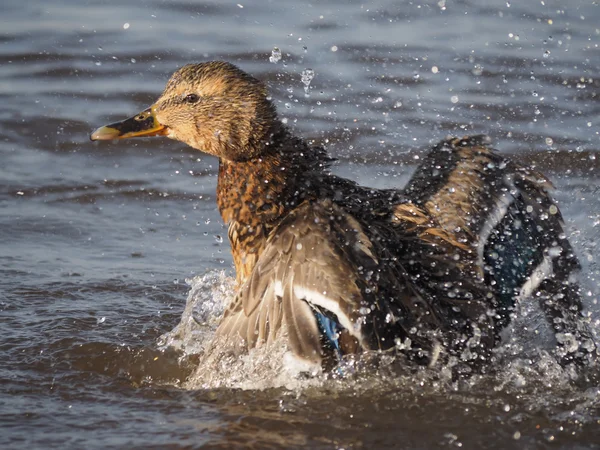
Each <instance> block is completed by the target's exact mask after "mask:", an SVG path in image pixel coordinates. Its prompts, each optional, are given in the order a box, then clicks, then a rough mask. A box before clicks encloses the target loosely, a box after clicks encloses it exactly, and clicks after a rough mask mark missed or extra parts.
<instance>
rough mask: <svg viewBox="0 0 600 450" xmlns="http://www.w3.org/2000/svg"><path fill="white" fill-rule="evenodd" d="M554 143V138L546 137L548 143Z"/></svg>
mask: <svg viewBox="0 0 600 450" xmlns="http://www.w3.org/2000/svg"><path fill="white" fill-rule="evenodd" d="M552 144H554V141H553V140H552V138H550V137H547V138H546V145H552Z"/></svg>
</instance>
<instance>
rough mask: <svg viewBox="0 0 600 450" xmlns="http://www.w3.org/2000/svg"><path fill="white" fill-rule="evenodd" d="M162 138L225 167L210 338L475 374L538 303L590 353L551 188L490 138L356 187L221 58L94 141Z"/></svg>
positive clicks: (314, 356) (457, 145)
mask: <svg viewBox="0 0 600 450" xmlns="http://www.w3.org/2000/svg"><path fill="white" fill-rule="evenodd" d="M155 135H163V136H167V137H170V138H172V139H177V140H179V141H182V142H185V143H186V144H188V145H189V146H191V147H193V148H196V149H198V150H201V151H203V152H205V153H208V154H210V155H214V156H216V157H218V158H219V179H218V186H217V203H218V206H219V210H220V212H221V216H222V217H223V220H224V221H225V222H226V223H228V224H229V240H230V242H231V249H232V253H233V260H234V263H235V268H236V273H237V282H238V287H239V288H238V289H239V290H238V292H237V295H236V297H235V299H234V301H233V302H232V303H231V305H230V306H229V308H228V309H227V311H226V312H225V314H224V317H223V319H222V321H221V323H220V325H219V327H218V330H217V335H218V336H221V337H224V338H226V339H228V340H230V341H231V342H232V343H234V344H236V345H238V344H239V345H240V346H242V347H244V348H252V347H257V346H259V345H268V344H269V343H271V342H272V341H273V340H274V339H275V338H276V337H277V336H278V335H280V334H281V333H282V332H283V331H285V332H286V333H287V334H286V335H287V339H288V342H289V347H290V349H291V350H292V351H293V353H294V354H295V355H296V356H297V357H299V358H300V359H301V360H304V361H306V362H308V363H309V364H311V365H317V366H321V365H322V364H323V363H324V362H325V361H330V362H331V361H334V362H335V361H337V360H339V358H341V357H342V356H343V355H346V354H352V353H358V352H361V351H366V350H378V349H390V348H394V347H397V348H400V349H402V351H403V352H405V353H406V354H407V355H408V356H409V357H410V358H411V359H414V360H416V361H417V362H419V363H422V364H433V363H434V362H435V361H436V359H437V358H438V356H439V355H440V351H443V352H444V353H446V354H451V355H457V356H459V357H461V358H462V359H469V360H471V362H473V363H474V364H475V365H480V363H482V362H485V361H486V360H487V359H488V358H489V357H490V354H491V349H493V347H494V346H495V345H496V344H497V343H498V341H499V339H500V337H499V336H500V332H501V330H502V329H503V328H504V327H506V325H507V324H508V323H509V321H510V319H511V314H512V311H513V310H514V308H515V304H516V303H517V302H519V301H536V302H539V303H540V305H541V307H542V308H543V310H544V311H545V313H546V315H547V318H548V320H549V321H550V323H551V324H552V326H553V328H554V330H555V332H556V334H557V342H558V346H557V349H558V350H559V355H560V357H561V360H562V361H563V362H570V361H573V360H583V359H587V358H589V357H590V355H591V354H592V353H594V352H595V345H594V344H593V342H592V341H590V337H589V334H588V333H587V332H586V330H585V326H584V325H583V324H582V323H581V320H580V311H581V301H580V297H579V289H578V286H577V284H576V283H575V281H574V276H573V275H574V272H575V271H576V270H577V269H578V267H579V265H578V262H577V259H576V257H575V255H574V254H573V250H572V248H571V245H570V244H569V242H568V240H567V239H566V237H565V233H564V231H563V223H562V218H561V214H560V212H559V210H558V208H557V206H556V203H555V202H554V201H553V200H552V198H551V197H550V196H549V194H548V190H549V188H550V183H549V182H548V181H547V179H546V178H545V177H544V176H542V175H540V174H539V173H536V172H534V171H531V170H528V169H526V168H523V167H521V166H519V165H517V164H515V163H513V162H511V161H508V160H507V159H505V158H503V157H501V156H498V155H497V154H496V153H494V151H493V150H492V149H491V148H490V147H489V146H488V145H489V140H488V138H486V137H485V136H472V137H465V138H462V139H449V140H445V141H443V142H441V143H440V144H438V145H436V146H435V147H434V148H433V149H432V151H431V152H430V153H429V155H428V156H427V157H425V159H424V160H423V162H422V164H421V166H420V167H419V168H418V169H417V171H416V173H415V175H414V176H413V178H412V180H411V181H410V182H409V184H408V186H407V187H405V188H404V189H403V190H392V189H388V190H377V189H372V188H366V187H362V186H359V185H357V184H355V183H354V182H352V181H349V180H346V179H343V178H340V177H338V176H336V175H333V174H331V173H330V172H329V170H328V167H329V165H330V162H331V161H332V160H331V159H330V158H329V157H328V156H327V154H326V153H325V151H324V150H323V149H322V148H319V147H311V146H309V145H308V144H307V143H306V142H305V141H304V140H302V139H300V138H298V137H295V136H293V135H292V134H290V131H289V130H288V129H287V128H286V127H285V125H283V124H282V122H281V121H280V120H278V118H277V114H276V111H275V107H274V105H273V103H272V102H271V101H270V100H269V97H268V94H267V90H266V88H265V86H264V85H263V84H262V83H261V82H260V81H258V80H256V79H255V78H253V77H252V76H250V75H248V74H247V73H245V72H243V71H241V70H240V69H238V68H237V67H235V66H234V65H232V64H229V63H227V62H221V61H213V62H207V63H202V64H191V65H187V66H184V67H182V68H181V69H179V70H178V71H177V72H175V73H174V74H173V76H172V77H171V79H170V80H169V82H168V83H167V86H166V88H165V91H164V92H163V94H162V95H161V96H160V98H159V99H158V100H157V101H156V103H155V104H154V105H152V106H151V107H150V108H148V109H146V110H145V111H143V112H141V113H140V114H138V115H137V116H134V117H132V118H130V119H127V120H125V121H123V122H117V123H114V124H111V125H107V126H105V127H101V128H99V129H98V130H96V131H94V133H92V135H91V139H92V140H106V139H120V138H129V137H138V136H155Z"/></svg>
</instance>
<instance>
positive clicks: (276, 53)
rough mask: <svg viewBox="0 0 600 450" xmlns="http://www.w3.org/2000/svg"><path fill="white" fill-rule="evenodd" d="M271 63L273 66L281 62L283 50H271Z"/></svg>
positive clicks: (277, 48)
mask: <svg viewBox="0 0 600 450" xmlns="http://www.w3.org/2000/svg"><path fill="white" fill-rule="evenodd" d="M269 61H270V62H272V63H273V64H276V63H278V62H279V61H281V50H279V47H273V50H271V56H269Z"/></svg>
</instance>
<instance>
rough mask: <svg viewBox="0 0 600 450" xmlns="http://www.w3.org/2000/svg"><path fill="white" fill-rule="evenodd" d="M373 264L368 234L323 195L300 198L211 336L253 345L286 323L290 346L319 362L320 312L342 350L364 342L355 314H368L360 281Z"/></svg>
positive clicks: (368, 343) (366, 341)
mask: <svg viewBox="0 0 600 450" xmlns="http://www.w3.org/2000/svg"><path fill="white" fill-rule="evenodd" d="M377 264H378V261H377V259H376V257H375V255H374V254H373V252H372V244H371V242H370V240H369V239H368V237H367V236H366V235H365V234H364V232H363V230H362V227H361V225H360V224H359V223H358V222H357V221H356V220H355V219H354V218H353V217H352V216H351V215H349V214H348V213H346V212H345V211H344V210H342V209H341V208H340V207H338V206H336V205H334V204H333V203H331V202H329V201H319V202H313V203H309V202H306V203H304V204H302V205H301V206H299V207H298V208H297V209H295V210H294V211H293V212H292V213H290V214H289V215H288V216H287V217H286V218H285V219H284V220H283V222H282V223H281V224H280V225H279V226H278V227H277V229H276V230H274V232H273V233H272V235H271V238H270V239H269V240H268V242H267V245H266V246H265V249H264V251H263V253H262V254H261V256H260V257H259V259H258V261H257V263H256V266H255V268H254V270H253V271H252V274H251V275H250V277H249V278H248V280H247V281H246V282H245V283H244V285H243V286H242V287H241V289H240V291H239V292H238V294H237V297H236V298H235V300H234V301H233V303H232V304H231V306H230V307H229V309H228V310H227V311H226V313H225V315H224V318H223V321H222V322H221V324H220V326H219V328H218V330H217V335H220V336H227V337H228V339H237V340H243V345H245V346H247V347H248V348H252V347H255V346H258V345H261V344H263V343H269V342H271V341H272V340H274V339H275V338H276V337H277V336H278V334H279V333H281V332H282V331H283V330H284V329H285V331H286V332H287V335H288V339H289V345H290V348H291V350H292V351H293V352H294V353H295V354H296V355H297V356H299V357H301V358H303V359H305V360H306V361H308V362H310V363H316V364H320V362H321V359H322V358H323V356H324V354H323V352H324V350H323V342H322V339H323V337H322V335H323V333H322V330H321V328H320V326H322V325H320V324H319V321H318V320H317V317H321V316H322V317H324V318H327V317H330V318H331V320H333V322H334V323H335V324H337V326H339V327H340V330H339V334H340V335H341V336H340V339H339V342H337V343H336V344H337V345H340V346H345V347H346V348H345V349H343V350H345V352H347V351H348V350H349V349H350V347H352V346H354V347H355V348H363V349H368V348H371V347H372V346H373V344H372V342H371V341H370V340H369V339H368V338H367V337H366V336H365V333H364V332H363V328H364V320H362V319H361V318H362V317H363V316H364V315H365V314H367V313H370V312H371V309H370V307H371V306H372V305H371V304H368V303H369V302H368V300H366V299H365V295H364V287H365V286H367V285H369V284H370V283H369V282H368V280H367V279H366V278H367V276H368V272H369V270H371V271H372V269H373V267H374V266H376V265H377ZM342 338H343V339H342Z"/></svg>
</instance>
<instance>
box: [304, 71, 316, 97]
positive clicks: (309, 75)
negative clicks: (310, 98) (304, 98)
mask: <svg viewBox="0 0 600 450" xmlns="http://www.w3.org/2000/svg"><path fill="white" fill-rule="evenodd" d="M314 77H315V71H314V70H312V69H304V70H303V71H302V83H303V84H304V93H305V94H306V95H308V88H309V87H310V82H311V81H312V80H313V78H314Z"/></svg>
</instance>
